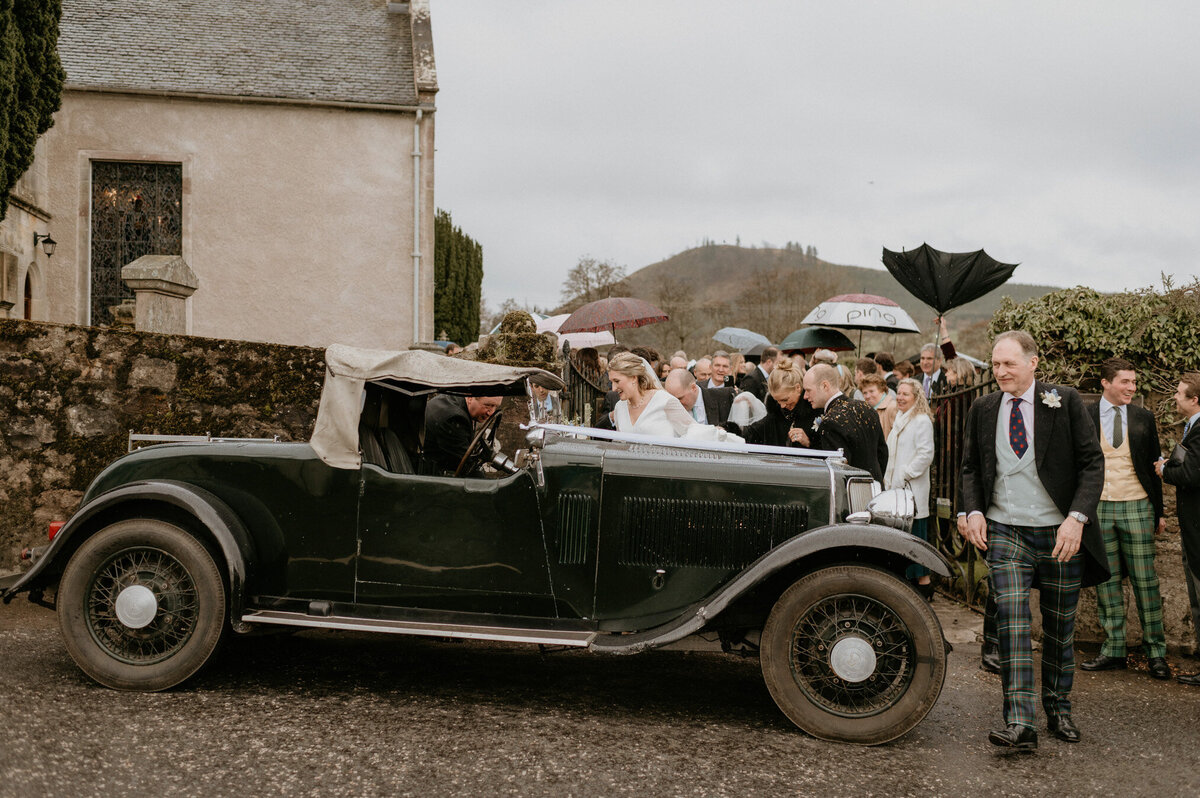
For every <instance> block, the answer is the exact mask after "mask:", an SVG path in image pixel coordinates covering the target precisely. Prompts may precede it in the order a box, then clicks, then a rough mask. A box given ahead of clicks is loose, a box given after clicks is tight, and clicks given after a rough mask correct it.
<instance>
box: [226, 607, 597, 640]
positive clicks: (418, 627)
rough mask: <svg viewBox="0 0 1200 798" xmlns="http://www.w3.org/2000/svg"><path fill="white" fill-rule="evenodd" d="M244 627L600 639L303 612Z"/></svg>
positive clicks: (255, 619)
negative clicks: (298, 627) (292, 627)
mask: <svg viewBox="0 0 1200 798" xmlns="http://www.w3.org/2000/svg"><path fill="white" fill-rule="evenodd" d="M242 621H243V622H244V623H274V624H280V625H283V626H303V627H305V628H308V629H344V630H347V631H351V632H386V633H389V634H397V635H423V636H425V637H463V638H468V639H471V640H505V641H508V642H510V643H540V644H542V645H547V646H577V647H580V648H582V647H585V646H587V645H589V644H590V643H591V642H592V639H593V638H595V637H596V633H595V632H592V631H555V630H552V629H516V628H512V627H496V626H467V625H464V624H455V623H422V622H419V621H393V620H386V619H379V618H350V617H346V616H320V617H316V616H313V615H308V614H306V613H303V612H282V611H280V610H255V611H254V612H248V613H246V614H245V615H243V616H242Z"/></svg>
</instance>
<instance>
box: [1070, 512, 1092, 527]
mask: <svg viewBox="0 0 1200 798" xmlns="http://www.w3.org/2000/svg"><path fill="white" fill-rule="evenodd" d="M1067 515H1069V516H1071V517H1072V518H1074V519H1075V520H1076V521H1078V522H1079V523H1081V524H1083V525H1084V526H1087V522H1088V517H1087V516H1086V515H1084V514H1083V513H1081V512H1079V511H1078V510H1072V511H1071V512H1069V513H1067Z"/></svg>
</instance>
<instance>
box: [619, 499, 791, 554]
mask: <svg viewBox="0 0 1200 798" xmlns="http://www.w3.org/2000/svg"><path fill="white" fill-rule="evenodd" d="M807 521H808V511H807V510H806V509H805V508H804V507H792V506H780V505H776V504H756V503H750V502H717V501H695V500H690V499H645V498H636V497H626V498H625V499H624V500H623V501H622V503H621V514H620V531H621V534H622V536H623V545H622V551H621V555H620V564H621V565H648V566H655V567H661V566H675V567H681V566H683V567H688V566H690V567H701V568H724V569H740V568H744V567H745V566H747V565H749V564H750V563H752V562H754V561H755V560H757V559H758V558H759V557H760V556H762V555H763V554H764V553H765V552H766V551H767V550H768V549H770V548H771V546H772V545H773V544H774V543H775V542H778V541H783V540H785V539H787V538H790V537H792V536H793V535H795V534H796V533H797V532H800V531H801V530H803V529H805V528H806V526H807Z"/></svg>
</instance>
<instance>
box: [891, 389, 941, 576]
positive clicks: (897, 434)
mask: <svg viewBox="0 0 1200 798" xmlns="http://www.w3.org/2000/svg"><path fill="white" fill-rule="evenodd" d="M896 409H897V410H898V411H899V415H897V416H896V420H895V422H893V424H892V431H891V432H889V433H888V437H887V447H888V465H887V470H886V471H885V472H884V474H883V486H884V487H885V488H887V489H889V490H891V489H893V488H903V487H905V486H907V487H908V488H909V489H910V490H911V491H912V492H913V496H914V498H916V501H917V515H916V520H915V521H913V529H912V531H913V534H914V535H916V536H917V537H919V538H921V539H922V540H929V467H930V466H931V465H933V413H932V412H931V411H930V409H929V403H928V402H927V401H926V400H925V392H924V391H923V390H921V383H919V382H917V381H916V380H914V379H912V378H909V379H904V380H901V381H900V383H899V384H898V385H897V386H896ZM906 576H907V577H908V578H909V579H914V580H916V583H917V590H918V591H920V593H921V595H923V596H925V598H927V599H932V598H933V583H932V582H931V581H930V579H929V569H928V568H923V567H921V566H919V565H910V566H909V567H908V572H907V574H906Z"/></svg>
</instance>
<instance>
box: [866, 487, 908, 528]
mask: <svg viewBox="0 0 1200 798" xmlns="http://www.w3.org/2000/svg"><path fill="white" fill-rule="evenodd" d="M867 512H868V513H870V514H871V521H872V522H874V523H876V524H882V525H884V526H890V527H893V528H895V529H900V530H903V531H904V532H911V531H912V525H913V518H915V517H916V515H917V500H916V498H915V497H914V496H913V492H912V491H911V490H909V489H908V488H896V489H894V490H885V491H883V492H882V493H880V494H879V495H878V496H876V497H875V498H873V499H871V501H870V502H868V503H867Z"/></svg>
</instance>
